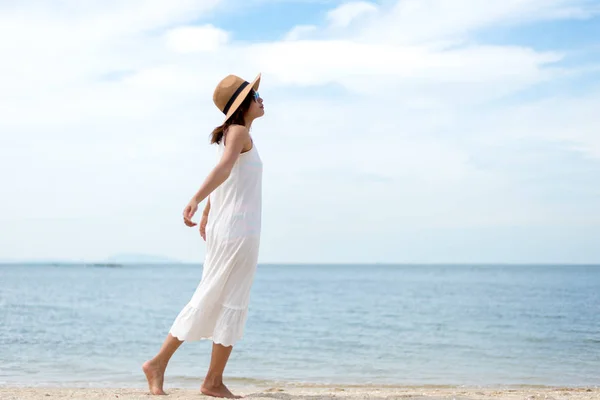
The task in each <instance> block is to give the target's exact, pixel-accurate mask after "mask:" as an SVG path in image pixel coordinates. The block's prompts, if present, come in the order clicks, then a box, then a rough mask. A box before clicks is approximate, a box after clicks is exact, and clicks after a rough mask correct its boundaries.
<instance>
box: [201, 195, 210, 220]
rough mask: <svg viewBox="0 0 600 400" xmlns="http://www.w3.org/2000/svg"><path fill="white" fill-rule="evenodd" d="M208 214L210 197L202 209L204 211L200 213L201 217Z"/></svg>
mask: <svg viewBox="0 0 600 400" xmlns="http://www.w3.org/2000/svg"><path fill="white" fill-rule="evenodd" d="M209 212H210V196H209V197H208V201H207V202H206V206H205V207H204V211H202V215H205V216H208V213H209Z"/></svg>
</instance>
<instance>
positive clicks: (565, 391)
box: [0, 384, 600, 400]
mask: <svg viewBox="0 0 600 400" xmlns="http://www.w3.org/2000/svg"><path fill="white" fill-rule="evenodd" d="M230 387H231V389H232V391H233V392H234V393H236V394H240V395H242V396H244V397H246V398H252V399H275V400H330V399H333V398H335V399H339V400H364V399H370V400H392V399H394V400H401V399H431V400H470V399H473V400H476V399H482V400H484V399H506V400H517V399H518V400H542V399H543V400H563V399H564V400H592V399H598V398H600V387H567V386H562V387H532V386H528V387H519V388H517V387H508V386H502V387H473V386H471V387H467V386H454V387H449V386H444V387H442V386H433V385H432V386H412V387H411V386H394V387H391V386H377V385H373V386H365V385H351V386H350V385H346V386H343V385H317V386H315V385H300V384H293V385H266V386H261V387H258V386H255V385H236V384H233V385H230ZM165 392H166V393H167V394H168V395H169V396H168V398H174V399H196V398H204V399H210V397H208V396H204V395H202V394H201V393H200V391H199V388H198V389H188V388H185V389H184V388H178V387H169V386H166V387H165ZM0 398H1V399H3V400H34V399H51V400H54V399H119V400H138V399H149V398H153V397H151V396H150V395H149V392H148V390H147V388H144V389H141V388H108V387H106V388H92V387H75V386H74V387H31V386H29V387H27V386H4V385H3V386H0ZM157 398H162V397H157Z"/></svg>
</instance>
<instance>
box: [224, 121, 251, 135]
mask: <svg viewBox="0 0 600 400" xmlns="http://www.w3.org/2000/svg"><path fill="white" fill-rule="evenodd" d="M225 133H226V134H227V136H229V137H232V136H236V137H240V138H248V137H250V131H249V130H248V128H246V127H245V126H244V125H237V124H232V125H229V126H228V127H227V131H226V132H225Z"/></svg>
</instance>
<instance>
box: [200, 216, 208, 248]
mask: <svg viewBox="0 0 600 400" xmlns="http://www.w3.org/2000/svg"><path fill="white" fill-rule="evenodd" d="M207 223H208V214H202V219H201V220H200V236H202V239H204V241H205V242H206V224H207Z"/></svg>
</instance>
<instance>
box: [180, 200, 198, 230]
mask: <svg viewBox="0 0 600 400" xmlns="http://www.w3.org/2000/svg"><path fill="white" fill-rule="evenodd" d="M196 211H198V203H196V202H195V201H194V200H191V201H190V202H189V203H188V205H187V206H185V209H184V210H183V222H184V223H185V224H186V225H187V226H189V227H192V226H196V225H197V224H196V223H195V222H193V221H192V217H193V216H194V214H195V213H196Z"/></svg>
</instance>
